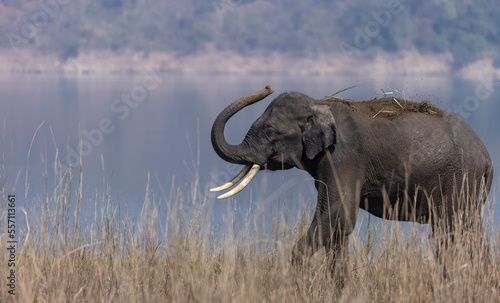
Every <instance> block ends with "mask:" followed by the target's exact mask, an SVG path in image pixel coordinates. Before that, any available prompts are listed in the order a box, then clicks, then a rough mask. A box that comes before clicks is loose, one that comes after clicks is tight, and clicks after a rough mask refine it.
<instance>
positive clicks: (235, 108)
mask: <svg viewBox="0 0 500 303" xmlns="http://www.w3.org/2000/svg"><path fill="white" fill-rule="evenodd" d="M272 93H273V89H272V88H271V87H270V86H269V85H268V86H266V88H265V89H263V90H261V91H260V92H258V93H255V94H252V95H250V96H246V97H243V98H240V99H238V100H236V101H235V102H233V103H232V104H231V105H229V106H228V107H226V108H225V109H224V110H223V111H222V112H221V113H220V114H219V116H217V118H216V119H215V122H214V124H213V126H212V146H213V148H214V150H215V152H216V153H217V155H219V157H221V158H222V159H223V160H225V161H227V162H230V163H236V164H248V162H247V161H248V160H247V159H245V158H244V157H243V155H244V154H245V152H247V151H245V150H244V148H243V146H242V144H239V145H232V144H229V143H228V142H227V141H226V138H225V137H224V128H225V126H226V123H227V121H228V120H229V118H231V117H232V116H233V115H234V114H236V113H237V112H239V111H240V110H241V109H243V108H244V107H246V106H248V105H250V104H253V103H255V102H258V101H260V100H262V99H264V98H265V97H267V96H268V95H270V94H272Z"/></svg>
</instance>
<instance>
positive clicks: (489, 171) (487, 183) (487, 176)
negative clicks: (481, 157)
mask: <svg viewBox="0 0 500 303" xmlns="http://www.w3.org/2000/svg"><path fill="white" fill-rule="evenodd" d="M492 183H493V164H492V163H491V162H490V163H489V165H488V167H487V168H486V172H485V173H484V186H483V190H482V191H481V198H480V200H479V201H480V202H481V204H482V205H484V203H486V199H487V198H488V195H489V193H490V189H491V184H492Z"/></svg>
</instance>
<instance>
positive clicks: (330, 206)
mask: <svg viewBox="0 0 500 303" xmlns="http://www.w3.org/2000/svg"><path fill="white" fill-rule="evenodd" d="M271 92H272V90H271V89H270V87H268V91H267V92H265V91H262V92H260V93H257V94H254V95H251V96H248V97H245V98H242V99H240V100H238V101H236V102H234V103H233V104H231V105H230V106H228V107H227V108H226V109H225V110H224V111H222V112H221V114H220V115H219V116H218V117H217V119H216V121H215V122H214V125H213V128H212V144H213V147H214V149H215V151H216V152H217V154H218V155H219V156H220V157H221V158H222V159H224V160H225V161H228V162H231V163H236V164H245V165H248V164H250V165H252V164H259V165H261V167H263V169H268V170H280V169H289V168H292V167H298V168H299V169H303V170H306V171H307V172H308V173H309V174H310V175H311V176H312V177H313V178H314V179H315V180H316V182H315V186H316V189H317V191H318V201H317V206H316V212H315V215H314V217H313V219H312V222H311V225H310V227H309V230H308V231H307V233H306V234H305V235H304V236H303V237H302V238H301V239H300V240H299V241H298V242H297V243H296V244H295V247H294V248H293V256H292V261H293V262H295V263H301V262H302V260H303V259H304V258H307V257H309V256H311V255H312V254H314V253H315V252H316V251H318V250H319V249H321V248H322V247H325V248H326V250H327V253H331V255H332V256H333V259H344V258H345V257H346V256H345V255H344V252H345V251H346V250H344V249H343V248H344V247H345V246H346V245H345V244H346V243H347V236H348V235H349V234H350V233H351V232H352V231H353V229H354V225H355V223H356V219H357V215H358V209H359V208H362V209H365V210H366V211H368V212H370V213H371V214H373V215H375V216H377V217H380V218H389V219H393V220H401V221H414V222H419V223H431V224H432V228H433V230H435V229H436V226H437V223H436V222H438V220H439V219H443V220H442V222H444V223H443V226H444V228H445V232H450V231H453V218H454V215H455V212H454V211H453V209H455V210H456V209H457V207H459V206H457V205H452V203H456V202H452V194H453V191H454V190H455V191H456V192H461V190H462V189H464V190H469V193H475V194H476V197H477V196H479V194H480V189H481V188H483V189H484V190H485V192H484V193H483V194H482V195H481V199H475V200H474V201H475V202H474V203H477V204H479V205H476V206H481V204H482V203H484V201H485V199H486V196H487V193H488V192H489V190H490V187H491V181H492V175H493V167H492V162H491V159H490V157H489V154H488V151H487V150H486V148H485V147H484V145H483V143H482V142H481V140H480V139H479V138H478V137H477V135H476V134H475V133H474V131H473V130H472V129H471V128H470V127H469V126H468V125H467V124H466V123H465V122H464V121H462V120H461V119H459V118H458V117H457V116H455V115H453V114H451V113H447V112H442V115H432V114H429V113H421V112H409V113H406V114H405V115H404V116H403V117H401V118H398V119H392V120H391V119H388V118H383V117H376V118H373V114H369V113H368V109H367V107H368V106H369V102H354V103H352V104H353V105H354V107H352V106H349V104H346V103H345V102H332V101H323V100H315V99H312V98H310V97H308V96H306V95H304V94H300V93H283V94H281V95H280V96H278V97H277V98H276V99H274V100H273V101H272V102H271V104H270V105H269V106H268V108H267V109H266V111H265V112H264V114H263V115H262V116H261V117H260V118H258V119H257V121H255V123H254V124H253V125H252V127H251V128H250V130H249V131H248V133H247V135H246V137H245V139H244V140H243V142H242V143H241V144H240V145H230V144H228V143H227V141H226V140H225V138H224V126H225V124H226V122H227V120H228V119H229V118H230V117H231V116H232V115H234V114H235V113H236V112H238V111H239V110H241V109H242V108H244V107H245V106H247V105H248V104H251V103H254V102H257V101H259V100H260V99H263V98H265V96H266V95H267V94H269V93H271ZM370 102H382V101H370ZM402 102H405V101H402ZM464 175H466V176H467V177H468V179H467V180H468V182H467V184H468V185H464V187H462V180H463V176H464ZM483 178H484V182H485V183H484V184H485V186H483V187H481V181H482V180H483ZM454 182H455V184H458V185H456V186H454ZM416 189H417V190H416ZM405 192H406V193H407V195H405ZM384 196H386V197H388V199H385V201H386V202H384ZM455 200H456V199H455ZM455 200H453V201H455ZM406 202H409V203H406ZM384 203H385V205H384ZM397 203H399V206H398V208H397V209H399V211H398V212H396V213H394V211H393V212H392V214H390V213H389V212H390V210H391V209H392V210H394V208H395V207H396V204H397ZM333 263H334V262H333ZM331 266H332V270H333V266H334V265H331Z"/></svg>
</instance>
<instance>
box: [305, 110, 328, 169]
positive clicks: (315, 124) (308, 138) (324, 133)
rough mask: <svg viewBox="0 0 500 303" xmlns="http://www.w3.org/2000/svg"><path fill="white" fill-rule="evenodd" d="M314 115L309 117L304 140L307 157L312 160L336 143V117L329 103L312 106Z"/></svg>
mask: <svg viewBox="0 0 500 303" xmlns="http://www.w3.org/2000/svg"><path fill="white" fill-rule="evenodd" d="M312 109H313V115H312V116H310V117H309V118H308V119H307V122H306V126H305V128H304V134H303V137H302V141H303V143H304V149H305V152H306V155H307V157H308V158H309V159H310V160H312V159H314V158H315V157H316V156H317V155H318V154H319V153H320V152H322V151H323V150H325V149H327V148H328V147H330V146H331V145H333V144H335V140H336V136H335V119H334V118H333V114H332V111H331V110H330V107H329V106H327V105H316V106H313V107H312Z"/></svg>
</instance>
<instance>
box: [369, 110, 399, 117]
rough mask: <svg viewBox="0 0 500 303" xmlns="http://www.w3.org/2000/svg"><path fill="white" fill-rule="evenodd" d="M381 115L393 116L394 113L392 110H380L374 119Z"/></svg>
mask: <svg viewBox="0 0 500 303" xmlns="http://www.w3.org/2000/svg"><path fill="white" fill-rule="evenodd" d="M380 113H386V114H393V113H394V112H393V111H391V110H382V109H381V110H379V111H378V113H376V114H375V115H373V117H372V119H375V118H376V117H377V116H378V115H379V114H380Z"/></svg>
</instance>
